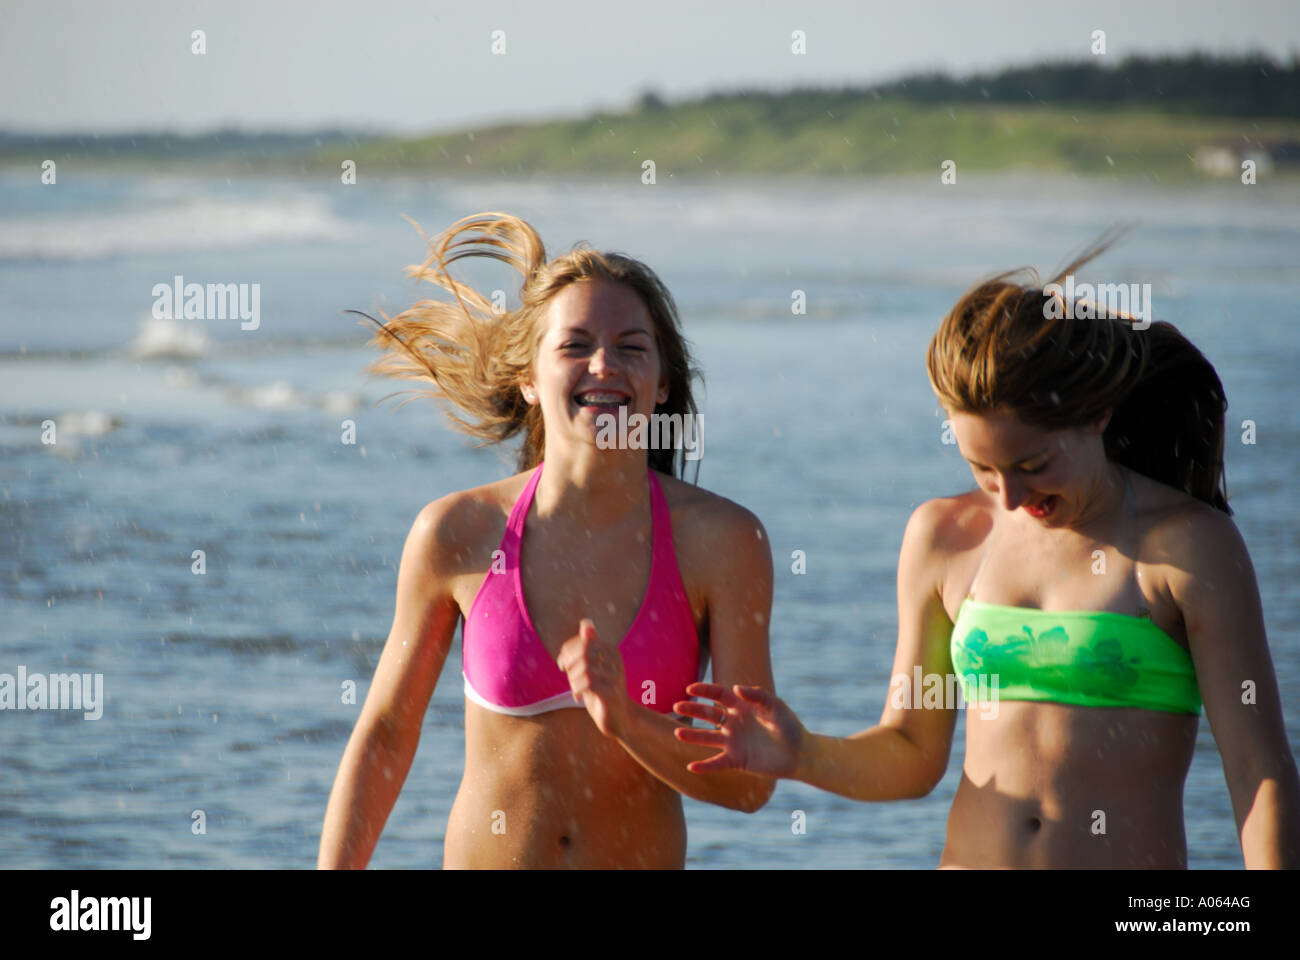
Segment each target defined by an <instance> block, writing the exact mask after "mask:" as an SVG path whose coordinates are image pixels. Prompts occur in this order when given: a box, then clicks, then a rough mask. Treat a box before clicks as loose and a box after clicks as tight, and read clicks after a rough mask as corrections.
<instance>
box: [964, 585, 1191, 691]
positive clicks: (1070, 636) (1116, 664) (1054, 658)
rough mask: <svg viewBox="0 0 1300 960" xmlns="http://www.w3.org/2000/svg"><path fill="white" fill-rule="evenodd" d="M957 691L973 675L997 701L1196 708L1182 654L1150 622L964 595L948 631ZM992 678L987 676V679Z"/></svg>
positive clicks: (969, 684)
mask: <svg viewBox="0 0 1300 960" xmlns="http://www.w3.org/2000/svg"><path fill="white" fill-rule="evenodd" d="M951 654H952V665H953V669H954V671H955V673H956V674H957V676H958V677H959V678H960V682H961V684H962V695H963V697H965V698H966V701H967V702H968V703H970V702H975V701H974V699H973V696H972V695H973V694H974V693H975V689H976V688H975V686H974V683H973V680H974V677H971V678H969V679H968V677H967V675H968V674H976V675H977V674H984V675H985V676H987V677H988V678H989V679H988V681H987V682H988V683H989V684H990V685H992V684H993V683H994V682H996V684H997V687H996V689H997V697H998V699H999V700H1039V701H1049V702H1053V703H1067V704H1072V705H1075V706H1084V707H1141V708H1143V709H1147V710H1164V711H1169V712H1173V713H1193V714H1194V713H1199V712H1200V709H1201V695H1200V690H1199V689H1198V688H1197V685H1196V671H1195V668H1194V667H1193V664H1192V659H1191V657H1190V656H1189V655H1188V653H1187V651H1186V650H1184V649H1183V648H1182V647H1180V646H1179V645H1178V644H1177V643H1176V642H1175V641H1174V640H1173V639H1172V638H1171V637H1170V636H1169V635H1168V634H1167V633H1165V632H1164V631H1163V630H1161V629H1160V628H1159V627H1157V626H1156V625H1155V624H1154V623H1152V622H1151V621H1150V620H1147V619H1144V618H1141V617H1130V616H1127V615H1125V614H1119V613H1107V612H1101V611H1093V612H1089V611H1066V610H1034V609H1031V608H1027V607H1009V606H1003V605H1000V604H992V603H981V602H979V601H976V600H971V599H969V598H967V599H966V600H965V601H964V602H963V603H962V606H961V609H960V610H959V611H958V613H957V622H956V624H954V626H953V632H952V644H951ZM995 675H996V676H997V680H996V681H994V680H993V679H992V678H993V676H995Z"/></svg>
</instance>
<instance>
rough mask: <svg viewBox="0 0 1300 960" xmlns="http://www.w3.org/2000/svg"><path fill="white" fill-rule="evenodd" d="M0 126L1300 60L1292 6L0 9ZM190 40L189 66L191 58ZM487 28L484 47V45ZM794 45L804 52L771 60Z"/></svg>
mask: <svg viewBox="0 0 1300 960" xmlns="http://www.w3.org/2000/svg"><path fill="white" fill-rule="evenodd" d="M0 5H2V6H3V10H2V11H0V13H2V19H0V23H2V24H3V26H0V90H3V91H4V93H3V95H2V96H0V128H8V129H11V130H12V129H17V130H24V131H42V132H53V131H72V130H94V131H110V130H112V131H121V130H141V129H152V130H160V129H180V130H187V131H194V130H203V129H211V128H213V127H218V126H227V125H231V124H233V125H237V126H241V127H245V128H247V129H262V130H265V129H294V130H305V129H311V128H318V127H322V126H344V127H360V128H365V129H394V130H403V131H426V130H434V129H442V128H454V127H460V126H464V125H468V124H471V123H481V122H485V121H492V120H503V119H525V120H527V119H535V118H538V117H540V116H557V115H577V114H581V113H583V112H585V111H587V110H589V109H591V108H594V107H599V106H606V107H618V106H622V105H624V104H625V103H627V102H628V101H630V100H631V99H633V98H634V97H635V96H636V95H637V94H638V93H639V92H640V91H641V90H644V89H647V88H654V89H655V90H657V91H659V92H660V93H662V94H663V95H665V96H666V97H668V98H670V99H676V98H678V97H683V96H688V95H692V94H698V93H703V92H706V91H710V90H716V89H734V88H736V87H741V86H746V87H754V86H757V87H763V88H768V89H783V88H787V87H789V86H791V85H795V84H825V83H834V84H837V85H838V84H842V83H852V84H858V83H863V82H871V81H876V80H883V79H890V78H893V77H896V76H898V75H900V74H902V73H905V72H910V71H912V70H916V69H923V68H932V67H939V68H946V69H948V70H950V71H954V72H956V73H958V74H964V73H966V72H969V71H972V70H975V69H983V68H996V67H1001V66H1005V65H1008V64H1012V63H1015V64H1021V63H1028V62H1035V61H1039V60H1043V59H1049V58H1053V57H1062V58H1070V59H1076V58H1081V57H1088V56H1091V54H1090V51H1089V46H1090V44H1091V36H1092V32H1093V31H1094V30H1104V31H1105V32H1106V47H1107V52H1106V60H1107V61H1114V60H1117V59H1119V58H1122V57H1124V56H1126V55H1128V54H1130V53H1138V52H1142V53H1159V52H1183V51H1187V50H1190V49H1193V48H1195V49H1202V50H1209V51H1213V52H1238V53H1239V52H1243V51H1246V50H1261V51H1264V52H1268V53H1271V54H1273V55H1275V56H1278V57H1282V58H1286V59H1288V60H1289V59H1290V57H1291V56H1292V54H1293V53H1298V52H1300V2H1297V0H1235V2H1226V0H1096V2H1065V3H1062V2H1059V0H1005V2H995V3H984V4H978V3H965V2H960V0H946V2H924V0H890V2H887V3H874V2H863V0H856V2H855V0H799V2H786V0H726V2H711V0H687V2H679V0H654V2H643V3H636V2H627V0H554V2H541V0H535V2H526V0H459V2H456V3H446V2H437V0H426V2H418V0H213V2H206V0H152V2H149V0H81V2H71V0H21V2H19V0H0ZM194 30H203V31H205V32H206V46H207V52H206V53H205V54H204V55H202V56H196V55H195V54H194V53H192V52H191V44H192V41H191V33H192V31H194ZM496 30H500V31H504V35H505V53H504V55H497V54H494V53H493V52H492V34H493V31H496ZM794 30H803V31H804V32H805V34H806V37H807V53H806V54H804V55H802V56H799V55H795V54H793V53H792V52H791V34H792V32H793V31H794Z"/></svg>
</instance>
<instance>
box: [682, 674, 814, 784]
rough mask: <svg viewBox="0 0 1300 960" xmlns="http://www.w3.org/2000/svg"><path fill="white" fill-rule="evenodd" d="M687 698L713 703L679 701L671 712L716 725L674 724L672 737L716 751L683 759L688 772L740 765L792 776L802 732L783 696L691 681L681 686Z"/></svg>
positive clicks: (764, 771) (797, 719) (727, 768)
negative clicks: (700, 727)
mask: <svg viewBox="0 0 1300 960" xmlns="http://www.w3.org/2000/svg"><path fill="white" fill-rule="evenodd" d="M686 692H687V693H688V694H689V695H691V696H692V697H703V698H705V699H708V700H713V701H715V702H714V703H696V702H694V701H691V700H681V701H678V702H677V703H675V704H673V712H674V713H677V714H679V715H681V716H683V717H693V718H694V719H696V720H705V721H707V722H709V723H712V724H714V725H715V726H716V727H717V729H716V730H696V729H694V728H692V727H680V728H678V729H677V730H674V731H673V733H674V734H675V735H676V737H677V739H678V740H681V741H683V742H684V743H698V744H702V745H704V746H706V747H716V748H717V749H718V750H720V751H721V752H720V753H718V754H717V755H715V756H712V757H709V758H708V759H707V760H696V761H694V762H693V763H688V764H687V765H686V769H688V770H690V771H691V773H715V772H717V771H719V770H746V771H748V772H749V773H758V774H762V775H764V776H769V777H792V776H794V773H795V770H796V769H797V768H798V766H799V751H800V749H801V748H802V746H803V742H804V736H805V734H806V731H805V730H804V727H803V724H802V723H800V722H799V718H798V717H797V716H795V713H794V711H793V710H791V709H790V708H789V707H788V706H786V703H785V701H784V700H782V699H781V698H780V697H778V696H776V695H775V694H772V693H769V692H768V691H766V690H764V689H763V688H762V687H746V686H742V685H740V684H736V685H735V686H733V687H724V686H720V685H719V684H716V683H692V684H691V685H690V686H688V687H687V688H686Z"/></svg>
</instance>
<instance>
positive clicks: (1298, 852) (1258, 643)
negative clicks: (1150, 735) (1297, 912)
mask: <svg viewBox="0 0 1300 960" xmlns="http://www.w3.org/2000/svg"><path fill="white" fill-rule="evenodd" d="M1156 536H1157V537H1158V538H1159V541H1160V543H1159V547H1160V553H1161V555H1163V556H1166V557H1169V558H1170V559H1169V561H1168V567H1169V575H1168V582H1169V590H1170V592H1171V594H1172V595H1173V599H1174V602H1175V603H1176V604H1177V606H1178V608H1179V610H1180V611H1181V612H1182V615H1183V622H1184V624H1185V625H1186V628H1187V641H1188V646H1189V648H1190V650H1191V654H1192V661H1193V663H1194V664H1195V666H1196V681H1197V684H1198V685H1199V686H1200V690H1201V700H1202V701H1203V702H1204V704H1205V715H1206V717H1207V718H1208V719H1209V721H1210V729H1211V730H1213V732H1214V740H1215V743H1217V744H1218V747H1219V754H1220V756H1221V757H1222V758H1223V773H1224V777H1225V778H1226V780H1227V783H1228V792H1229V793H1230V794H1231V796H1232V809H1233V813H1234V815H1235V817H1236V821H1237V831H1238V833H1239V835H1240V837H1241V852H1242V855H1243V857H1244V858H1245V863H1246V866H1247V868H1260V867H1266V868H1267V867H1273V868H1276V867H1290V868H1295V867H1300V777H1297V774H1296V763H1295V757H1294V756H1293V755H1292V753H1291V747H1290V745H1289V744H1288V743H1287V737H1286V727H1285V726H1284V724H1283V719H1282V703H1281V698H1280V696H1279V694H1278V686H1277V678H1276V676H1275V675H1274V673H1273V661H1272V659H1271V657H1270V656H1269V652H1268V639H1267V637H1266V636H1265V633H1264V612H1263V608H1262V605H1261V603H1260V598H1259V586H1258V584H1257V582H1256V579H1255V570H1254V567H1253V566H1252V564H1251V562H1250V554H1249V553H1248V552H1247V550H1246V544H1245V543H1244V542H1243V540H1242V538H1241V534H1240V532H1238V530H1237V527H1236V524H1234V523H1233V522H1232V520H1231V519H1229V517H1228V516H1227V515H1225V514H1223V513H1221V512H1219V511H1217V510H1214V509H1212V508H1210V507H1206V506H1202V505H1200V504H1197V505H1196V506H1194V507H1189V508H1188V509H1186V510H1183V511H1180V512H1179V514H1177V515H1176V516H1175V517H1172V518H1171V519H1170V520H1168V521H1166V522H1165V523H1164V524H1162V525H1161V527H1160V528H1158V530H1157V531H1156Z"/></svg>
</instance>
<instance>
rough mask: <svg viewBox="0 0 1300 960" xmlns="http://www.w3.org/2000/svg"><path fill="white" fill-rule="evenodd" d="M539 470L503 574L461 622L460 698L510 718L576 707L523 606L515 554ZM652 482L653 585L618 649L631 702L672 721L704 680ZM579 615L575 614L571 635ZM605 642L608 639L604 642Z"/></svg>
mask: <svg viewBox="0 0 1300 960" xmlns="http://www.w3.org/2000/svg"><path fill="white" fill-rule="evenodd" d="M542 466H544V464H539V465H538V467H537V469H536V470H535V471H534V472H533V476H532V479H530V480H529V481H528V485H527V486H526V487H524V492H523V493H522V494H520V496H519V499H518V500H517V501H515V505H514V507H513V508H512V509H511V511H510V518H509V520H507V521H506V532H505V535H504V536H503V537H502V538H501V552H502V553H503V554H504V560H505V564H504V565H505V569H504V570H503V571H501V572H489V573H488V575H487V577H486V578H484V580H483V585H482V586H481V587H479V591H478V594H477V595H476V596H475V597H474V602H473V604H471V605H470V609H469V615H468V616H467V617H466V618H465V629H464V633H463V639H462V642H461V669H462V672H463V673H464V676H465V696H466V697H468V698H469V699H470V700H473V701H474V702H475V703H477V704H478V705H479V706H481V707H485V708H487V709H488V710H492V711H495V712H496V713H505V714H510V715H512V716H532V715H534V714H538V713H546V712H547V711H550V710H560V709H562V708H564V707H582V706H583V704H581V703H578V702H575V700H574V699H573V694H572V692H571V691H570V688H569V678H568V676H567V675H566V674H565V673H564V671H563V670H561V669H560V667H559V665H558V664H557V663H556V662H555V660H554V659H553V658H552V657H551V655H550V654H549V653H548V652H547V650H546V647H545V646H544V645H543V644H542V641H541V638H540V637H538V635H537V630H536V629H535V628H534V627H533V620H532V617H530V616H529V615H528V607H527V605H526V604H525V603H524V591H523V583H522V581H521V579H520V576H519V546H520V544H521V543H522V542H523V536H524V520H525V519H526V518H527V516H528V508H529V506H531V504H532V502H533V493H534V491H535V490H536V489H537V481H538V480H540V479H541V477H542ZM647 472H648V473H649V475H650V503H651V520H652V523H653V527H654V552H653V554H652V559H651V562H650V583H649V586H648V587H647V588H646V595H645V599H644V600H642V601H641V608H640V609H639V610H638V611H637V614H636V619H635V620H633V621H632V626H631V627H630V628H629V629H628V631H627V635H626V636H625V637H623V641H622V643H620V644H619V652H620V653H621V654H622V655H623V669H624V675H625V676H626V678H627V692H628V696H629V697H631V698H632V700H633V701H634V702H636V703H640V704H644V705H645V706H647V707H649V708H650V709H651V710H654V711H657V712H658V713H664V714H671V713H672V710H673V704H674V703H675V702H676V701H678V700H689V699H690V697H688V696H687V694H686V686H687V684H690V683H694V682H696V681H698V680H701V679H703V669H702V668H703V664H701V661H700V642H699V638H698V637H697V636H696V633H695V618H694V616H693V615H692V614H691V605H690V601H689V600H688V599H687V596H686V590H685V588H684V587H683V586H682V576H681V571H680V570H679V569H678V567H677V555H676V553H675V552H674V551H673V531H672V524H671V521H670V519H669V514H668V503H667V501H666V500H664V494H663V490H662V489H660V486H659V479H658V478H657V477H656V476H655V475H654V471H653V470H648V471H647ZM583 613H584V611H576V610H575V611H574V617H573V633H577V632H578V620H579V618H580V616H581V615H582V614H583ZM602 639H603V640H605V641H606V642H608V638H602Z"/></svg>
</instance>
